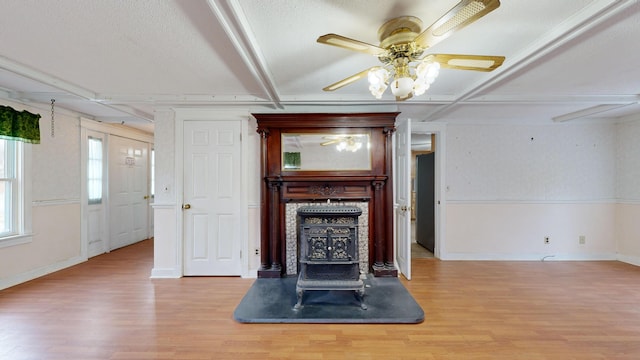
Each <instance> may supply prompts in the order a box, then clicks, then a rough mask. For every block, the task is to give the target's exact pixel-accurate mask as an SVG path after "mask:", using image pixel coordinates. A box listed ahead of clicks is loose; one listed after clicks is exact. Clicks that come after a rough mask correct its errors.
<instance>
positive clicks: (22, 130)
mask: <svg viewBox="0 0 640 360" xmlns="http://www.w3.org/2000/svg"><path fill="white" fill-rule="evenodd" d="M0 138H2V139H7V140H18V141H23V142H26V143H31V144H40V115H39V114H32V113H30V112H28V111H26V110H24V111H17V110H15V109H14V108H12V107H9V106H2V105H0Z"/></svg>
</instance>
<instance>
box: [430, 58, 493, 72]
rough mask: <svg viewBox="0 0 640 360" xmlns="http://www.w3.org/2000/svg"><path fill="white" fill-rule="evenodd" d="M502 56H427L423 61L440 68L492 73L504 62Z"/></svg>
mask: <svg viewBox="0 0 640 360" xmlns="http://www.w3.org/2000/svg"><path fill="white" fill-rule="evenodd" d="M504 59H505V57H504V56H493V55H459V54H429V55H427V56H425V57H424V59H423V61H435V62H438V63H440V67H443V68H448V69H457V70H474V71H486V72H488V71H493V70H495V69H497V68H498V67H499V66H500V65H502V63H503V62H504Z"/></svg>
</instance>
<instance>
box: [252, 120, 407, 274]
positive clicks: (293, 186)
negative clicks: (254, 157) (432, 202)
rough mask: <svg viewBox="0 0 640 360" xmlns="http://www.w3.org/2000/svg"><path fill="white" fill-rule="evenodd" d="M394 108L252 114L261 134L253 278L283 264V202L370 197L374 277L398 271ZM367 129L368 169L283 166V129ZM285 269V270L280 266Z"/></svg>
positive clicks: (275, 271)
mask: <svg viewBox="0 0 640 360" xmlns="http://www.w3.org/2000/svg"><path fill="white" fill-rule="evenodd" d="M397 115H398V113H358V114H253V116H254V117H255V118H256V120H257V132H258V133H259V134H260V135H261V162H260V167H261V177H262V179H263V181H262V182H261V183H262V185H261V186H262V188H261V204H260V210H261V220H262V221H261V231H260V236H261V239H260V246H261V251H260V254H261V258H260V263H261V266H260V269H259V270H258V277H279V276H281V274H282V273H283V270H286V269H283V264H285V266H286V263H287V262H286V259H285V258H284V257H285V256H286V254H285V251H284V250H283V249H284V246H285V244H284V243H283V242H284V240H283V239H284V238H285V231H286V229H285V219H284V204H285V203H287V202H314V201H316V202H326V201H327V200H337V201H366V202H369V204H370V205H369V206H370V211H369V223H370V224H375V228H373V229H371V230H370V231H369V239H362V240H363V241H368V242H369V264H374V266H373V267H372V270H373V272H374V275H376V276H397V275H398V273H397V270H396V269H395V265H394V259H393V236H392V234H393V217H392V216H391V215H392V214H393V213H392V210H393V189H392V182H391V175H392V174H391V170H392V148H391V136H392V135H393V132H394V131H395V127H394V124H395V119H396V116H397ZM345 130H346V131H348V132H349V133H352V132H353V131H357V132H362V133H367V134H370V142H371V144H370V145H371V147H370V149H371V150H370V151H371V169H370V170H355V171H349V170H340V171H334V170H329V171H292V170H286V169H283V166H282V154H281V152H282V149H283V144H282V143H281V142H282V134H283V133H299V134H305V133H316V134H317V133H328V134H344V131H345ZM284 273H286V271H284Z"/></svg>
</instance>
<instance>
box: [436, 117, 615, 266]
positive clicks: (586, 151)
mask: <svg viewBox="0 0 640 360" xmlns="http://www.w3.org/2000/svg"><path fill="white" fill-rule="evenodd" d="M446 156H447V157H446V181H447V184H446V201H447V214H446V219H447V222H446V234H447V236H446V239H445V244H444V246H443V248H444V252H443V253H442V254H441V256H442V258H443V259H489V260H492V259H496V260H499V259H509V260H540V259H542V258H543V257H547V256H550V257H548V258H546V259H549V260H551V259H556V260H559V259H615V258H616V252H617V246H616V238H615V229H616V217H615V212H616V199H615V198H616V181H615V179H616V126H615V124H603V123H579V122H574V123H568V124H555V123H553V124H547V125H531V124H528V125H527V124H455V123H454V124H449V125H448V126H447V149H446ZM546 236H548V237H549V238H550V243H549V244H544V237H546ZM580 236H584V238H585V244H579V238H580Z"/></svg>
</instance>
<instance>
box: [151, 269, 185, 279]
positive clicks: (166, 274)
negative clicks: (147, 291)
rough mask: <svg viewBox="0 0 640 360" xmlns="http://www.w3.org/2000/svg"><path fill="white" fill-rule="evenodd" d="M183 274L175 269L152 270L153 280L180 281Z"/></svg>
mask: <svg viewBox="0 0 640 360" xmlns="http://www.w3.org/2000/svg"><path fill="white" fill-rule="evenodd" d="M181 277H182V274H181V273H180V272H179V271H178V270H177V269H174V268H153V269H151V277H150V278H151V279H178V278H181Z"/></svg>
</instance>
